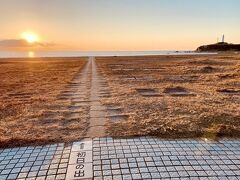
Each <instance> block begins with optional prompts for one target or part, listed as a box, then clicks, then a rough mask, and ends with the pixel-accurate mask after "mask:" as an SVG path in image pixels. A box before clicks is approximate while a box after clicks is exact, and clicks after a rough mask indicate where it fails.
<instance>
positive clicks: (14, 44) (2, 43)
mask: <svg viewBox="0 0 240 180" xmlns="http://www.w3.org/2000/svg"><path fill="white" fill-rule="evenodd" d="M53 46H55V44H54V43H40V42H35V43H28V42H27V41H26V40H24V39H5V40H0V48H49V47H53Z"/></svg>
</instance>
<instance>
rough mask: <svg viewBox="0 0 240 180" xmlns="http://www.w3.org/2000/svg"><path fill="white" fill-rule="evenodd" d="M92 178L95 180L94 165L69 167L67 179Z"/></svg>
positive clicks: (84, 164)
mask: <svg viewBox="0 0 240 180" xmlns="http://www.w3.org/2000/svg"><path fill="white" fill-rule="evenodd" d="M92 178H93V170H92V163H83V164H71V165H68V170H67V176H66V179H68V180H72V179H73V180H75V179H92Z"/></svg>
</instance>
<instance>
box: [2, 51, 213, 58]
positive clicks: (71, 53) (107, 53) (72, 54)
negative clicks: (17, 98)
mask: <svg viewBox="0 0 240 180" xmlns="http://www.w3.org/2000/svg"><path fill="white" fill-rule="evenodd" d="M201 54H202V55H205V54H216V53H202V52H201V53H199V52H195V51H36V52H34V51H26V52H17V51H0V58H26V57H31V58H32V57H84V56H150V55H201Z"/></svg>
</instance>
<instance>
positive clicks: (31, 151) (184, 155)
mask: <svg viewBox="0 0 240 180" xmlns="http://www.w3.org/2000/svg"><path fill="white" fill-rule="evenodd" d="M82 178H89V179H92V178H94V179H164V178H166V179H240V140H237V139H221V140H219V141H217V142H212V141H206V140H202V139H195V140H190V139H185V140H164V139H159V138H153V137H137V138H125V139H113V138H94V139H87V140H82V141H79V142H75V143H73V144H69V145H66V144H53V145H46V146H36V147H21V148H12V149H1V150H0V180H3V179H82Z"/></svg>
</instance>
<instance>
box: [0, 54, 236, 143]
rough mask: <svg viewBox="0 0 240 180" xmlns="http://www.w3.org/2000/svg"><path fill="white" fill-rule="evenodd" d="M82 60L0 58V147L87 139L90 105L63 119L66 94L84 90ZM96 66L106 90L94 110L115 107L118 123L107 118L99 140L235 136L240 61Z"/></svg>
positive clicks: (193, 59)
mask: <svg viewBox="0 0 240 180" xmlns="http://www.w3.org/2000/svg"><path fill="white" fill-rule="evenodd" d="M87 61H88V58H87V57H86V58H84V57H79V58H77V57H74V58H22V59H13V58H8V59H1V60H0V76H1V81H0V119H1V120H0V146H1V147H10V146H11V147H13V146H23V145H39V144H49V143H53V142H66V143H68V142H73V141H76V140H79V139H81V138H83V137H86V132H87V131H88V128H89V113H90V106H89V104H88V103H87V101H86V104H84V106H83V105H82V104H79V105H78V106H79V109H78V110H77V111H76V113H75V114H77V117H72V118H69V117H68V110H69V108H76V107H78V106H76V105H75V106H74V107H71V106H72V105H73V101H72V94H70V95H69V90H68V87H70V88H75V89H77V92H75V95H76V96H77V95H78V96H80V95H81V94H80V93H82V92H84V91H86V89H81V87H82V86H80V84H81V77H82V76H84V72H83V71H82V70H83V69H84V67H85V65H86V64H87ZM95 61H96V68H97V70H98V72H99V73H100V74H101V76H103V77H104V79H105V80H106V82H107V86H108V88H109V93H108V95H106V96H102V97H101V103H102V104H103V105H104V107H113V106H114V107H119V108H115V109H114V108H113V109H112V111H114V112H115V113H117V114H118V115H117V116H114V115H113V114H114V113H113V114H111V113H110V115H109V116H108V120H107V122H106V124H105V127H106V134H105V135H106V136H113V137H122V136H143V135H150V136H157V137H163V138H193V137H204V138H211V139H216V138H218V137H223V136H224V137H226V136H230V137H239V135H240V109H239V105H240V81H239V79H240V56H239V55H235V54H219V55H179V56H178V55H172V56H170V55H167V56H166V55H163V56H136V57H134V56H131V57H96V60H95ZM88 74H89V73H88ZM86 83H88V81H87V79H86ZM87 86H88V84H86V87H87ZM87 91H92V90H91V89H88V90H87ZM77 93H78V94H77ZM63 94H64V95H63ZM70 96H71V97H70ZM76 96H75V97H76ZM88 96H89V95H88V93H86V95H84V97H83V98H85V99H88V98H89V97H88ZM75 103H76V102H75ZM78 103H79V102H78ZM81 103H82V102H81ZM74 111H75V109H74V110H72V112H74ZM108 113H109V112H108ZM120 115H121V117H124V118H123V119H119V118H118V117H120ZM112 117H114V118H112Z"/></svg>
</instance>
